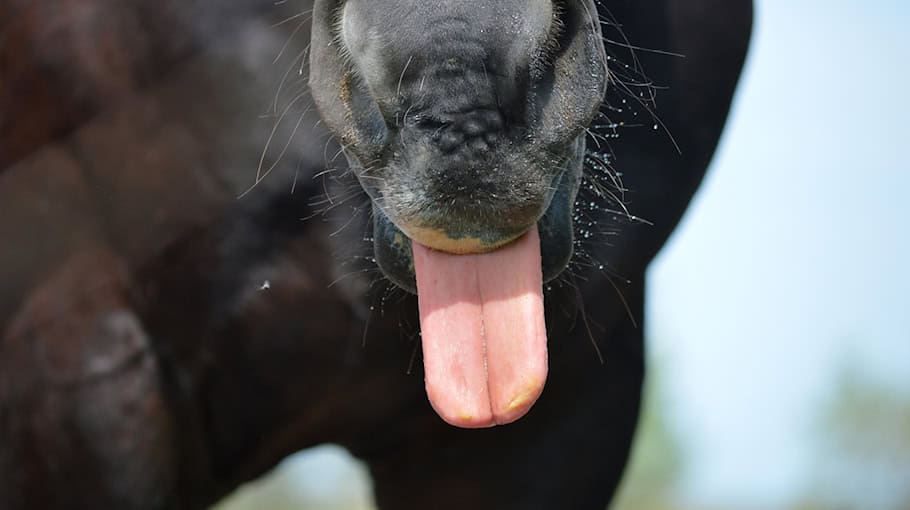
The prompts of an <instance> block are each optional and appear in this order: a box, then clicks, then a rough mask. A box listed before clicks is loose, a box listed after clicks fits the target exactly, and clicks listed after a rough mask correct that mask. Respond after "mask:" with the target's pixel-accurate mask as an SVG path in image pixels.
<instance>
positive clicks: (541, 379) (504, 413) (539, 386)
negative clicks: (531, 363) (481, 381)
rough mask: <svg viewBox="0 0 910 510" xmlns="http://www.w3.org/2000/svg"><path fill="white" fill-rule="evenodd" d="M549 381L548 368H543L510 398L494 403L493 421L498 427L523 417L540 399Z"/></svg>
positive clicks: (530, 376) (531, 376)
mask: <svg viewBox="0 0 910 510" xmlns="http://www.w3.org/2000/svg"><path fill="white" fill-rule="evenodd" d="M546 380H547V367H546V365H544V366H543V367H542V370H541V373H538V374H533V375H530V374H529V377H528V378H527V379H526V380H525V381H524V383H523V384H522V386H520V387H519V388H517V389H516V390H515V391H513V392H511V395H509V396H508V397H505V398H502V399H501V401H500V402H499V403H498V405H497V403H496V402H495V401H494V402H493V420H494V421H495V422H496V424H497V425H505V424H507V423H512V422H513V421H516V420H518V419H519V418H521V417H523V416H524V415H525V414H527V413H528V411H530V410H531V407H533V406H534V404H535V403H536V402H537V399H538V398H540V395H541V393H543V388H544V384H545V383H546Z"/></svg>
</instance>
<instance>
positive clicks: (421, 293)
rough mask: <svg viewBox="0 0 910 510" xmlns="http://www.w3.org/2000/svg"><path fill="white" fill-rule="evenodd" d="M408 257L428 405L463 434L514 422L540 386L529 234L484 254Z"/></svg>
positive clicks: (535, 270) (535, 242) (534, 252)
mask: <svg viewBox="0 0 910 510" xmlns="http://www.w3.org/2000/svg"><path fill="white" fill-rule="evenodd" d="M412 249H413V254H414V272H415V274H416V277H417V299H418V303H419V308H420V329H421V336H422V343H423V359H424V372H425V375H426V390H427V396H428V397H429V399H430V403H431V405H432V406H433V408H434V409H435V410H436V412H437V413H438V414H439V416H440V417H442V419H443V420H445V421H446V422H448V423H450V424H452V425H455V426H458V427H464V428H480V427H491V426H494V425H501V424H505V423H510V422H513V421H515V420H517V419H519V418H521V417H522V416H524V415H525V413H527V412H528V410H529V409H530V408H531V406H532V405H534V402H535V401H536V400H537V397H539V396H540V393H541V391H543V386H544V383H545V382H546V378H547V334H546V325H545V324H544V311H543V282H542V279H543V276H542V271H541V262H540V237H539V234H538V232H537V229H536V228H532V229H531V230H530V231H529V232H528V233H527V234H525V235H523V236H522V237H520V238H519V239H518V240H516V241H514V242H512V243H510V244H508V245H506V246H504V247H502V248H499V249H497V250H495V251H492V252H489V253H482V254H475V255H451V254H448V253H443V252H439V251H436V250H433V249H431V248H427V247H426V246H423V245H421V244H419V243H417V242H412Z"/></svg>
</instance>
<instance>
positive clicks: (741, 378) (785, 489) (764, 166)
mask: <svg viewBox="0 0 910 510" xmlns="http://www.w3.org/2000/svg"><path fill="white" fill-rule="evenodd" d="M756 4H757V5H756V24H755V33H754V38H753V46H752V51H751V54H750V56H749V60H748V62H747V65H746V69H745V74H744V75H743V78H742V82H741V87H740V89H739V92H738V95H737V99H736V102H735V104H734V108H733V111H732V114H731V117H730V121H729V124H728V129H727V131H726V133H725V136H724V139H723V141H722V144H721V146H720V149H719V151H718V153H717V156H716V158H715V160H714V162H713V165H712V168H711V169H710V171H709V174H708V177H707V179H706V181H705V183H704V185H703V186H702V188H701V191H700V192H699V194H698V196H697V197H696V200H695V202H694V203H693V204H692V206H691V208H690V209H689V212H688V214H687V216H686V218H685V220H684V222H683V224H682V225H681V228H680V229H679V230H678V231H677V232H676V234H675V236H674V237H673V239H672V241H671V242H670V244H669V245H668V246H667V247H666V248H665V249H664V251H663V253H662V254H661V256H660V257H659V258H658V260H657V261H656V262H655V263H654V265H653V266H652V268H651V271H650V281H649V287H650V289H649V292H650V301H649V303H648V307H647V308H648V309H647V323H646V334H647V337H648V350H649V356H650V372H649V380H648V385H647V390H646V392H647V400H646V411H645V414H644V418H643V421H642V424H641V429H640V433H639V436H638V439H637V442H636V445H635V449H634V458H633V461H632V464H631V466H630V468H629V470H628V473H627V476H626V480H625V482H624V485H623V487H622V490H621V492H620V494H619V496H618V500H617V501H616V504H615V505H614V506H615V508H618V509H621V510H631V509H653V510H669V509H673V510H681V509H686V510H696V509H697V510H713V509H718V510H720V509H729V510H740V509H743V510H747V509H748V510H790V509H802V510H809V509H826V510H827V509H838V510H840V509H843V510H846V509H862V510H907V509H910V299H908V296H907V294H908V293H910V268H908V262H910V171H908V170H910V169H908V164H907V162H906V161H907V160H906V157H907V156H906V153H905V151H906V150H907V149H908V146H910V129H908V128H907V126H906V125H905V123H906V122H907V119H908V118H910V101H908V99H907V88H908V83H910V72H908V70H907V65H908V63H910V41H908V37H907V35H906V33H907V25H908V24H910V3H907V2H905V1H903V0H865V1H863V0H799V1H796V2H794V1H790V0H757V2H756ZM369 494H370V488H369V480H368V476H367V474H366V472H365V469H364V468H363V466H361V465H359V464H357V463H356V462H354V461H352V460H351V459H350V457H349V456H348V455H347V454H346V453H345V452H344V451H343V450H340V449H338V448H334V447H331V446H327V447H323V448H319V449H317V450H313V451H309V452H303V453H301V454H298V455H296V456H294V457H292V458H290V459H288V460H286V461H285V462H284V463H283V464H282V465H281V466H280V467H279V468H277V469H276V470H275V471H274V472H273V473H272V474H271V475H270V476H268V477H265V478H263V479H261V480H258V481H256V482H254V483H251V484H249V485H247V486H245V487H243V488H241V489H239V490H238V491H237V492H236V493H235V494H234V496H232V497H231V498H230V499H228V500H227V501H225V502H223V503H222V504H220V505H218V506H217V507H216V508H217V510H245V509H252V508H256V509H270V510H283V509H291V508H307V509H316V510H320V509H336V508H337V509H344V510H359V509H370V508H372V503H371V501H370V496H369Z"/></svg>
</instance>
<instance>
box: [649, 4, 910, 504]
mask: <svg viewBox="0 0 910 510" xmlns="http://www.w3.org/2000/svg"><path fill="white" fill-rule="evenodd" d="M756 14H757V19H756V33H755V37H754V39H753V43H754V46H753V49H752V54H751V56H750V59H749V62H748V64H747V69H746V73H745V75H744V77H743V81H742V85H741V88H740V90H739V93H738V96H737V100H736V103H735V108H734V111H733V115H732V117H731V119H730V123H729V125H728V130H727V132H726V134H725V136H724V139H723V142H722V146H721V148H720V150H719V152H718V154H717V157H716V158H715V161H714V163H713V165H712V168H711V171H710V173H709V176H708V178H707V180H706V181H705V184H704V186H703V187H702V189H701V190H700V192H699V194H698V196H697V199H696V201H695V203H693V205H692V207H691V208H690V210H689V212H688V214H687V217H686V219H685V221H684V223H683V225H682V226H681V228H680V229H679V230H678V231H677V233H676V235H675V236H674V237H673V239H672V240H671V243H670V245H669V246H668V247H667V248H666V249H665V250H664V252H663V253H662V255H661V256H660V258H659V259H658V261H657V263H656V264H655V265H654V266H653V267H652V269H651V272H650V303H649V305H648V313H649V317H648V325H647V327H648V333H649V337H650V344H649V348H650V349H651V352H652V354H653V355H654V356H655V357H656V358H658V359H660V360H661V361H662V364H663V365H664V366H665V370H666V371H667V373H666V375H665V377H663V379H664V380H665V381H666V382H667V383H668V385H669V386H670V388H669V392H670V397H671V405H672V406H673V409H672V413H673V417H674V418H677V419H678V421H679V429H680V431H681V432H682V433H683V436H684V439H685V441H686V443H687V444H686V447H687V448H688V451H689V453H690V454H691V456H692V457H691V460H692V462H691V464H692V468H693V471H692V472H691V476H690V478H689V479H688V483H687V485H686V487H687V492H688V493H689V495H690V497H691V498H692V499H693V500H694V501H697V502H702V503H705V504H709V503H710V504H723V502H724V501H743V499H744V498H745V499H746V500H749V501H756V502H764V503H765V504H768V505H775V504H779V503H782V502H784V501H786V500H787V499H789V498H790V497H791V496H793V495H795V493H796V492H797V491H799V490H801V489H802V483H803V482H804V481H805V476H804V475H805V474H806V470H807V469H808V464H807V462H808V460H809V458H810V455H811V447H812V444H811V436H812V434H813V431H814V429H813V419H814V418H815V417H816V414H817V413H818V411H819V407H820V406H821V405H822V404H823V403H824V401H825V398H826V397H827V396H828V392H829V391H831V390H832V386H833V380H834V378H835V377H836V375H837V374H838V373H839V371H840V370H841V369H842V368H843V367H844V366H845V365H847V364H850V365H853V366H858V367H859V368H860V369H861V370H863V372H864V373H867V374H869V375H870V377H873V378H874V379H876V380H879V381H881V382H882V383H884V384H888V385H893V386H895V387H900V388H903V389H905V390H907V391H910V299H908V294H910V269H908V262H910V172H908V166H910V165H908V163H907V151H908V149H910V129H908V128H907V126H906V125H905V122H906V121H907V119H908V118H910V102H908V100H907V94H908V89H910V83H908V82H910V73H908V71H907V67H906V66H907V65H908V63H910V42H908V37H907V35H906V33H907V25H908V24H910V3H907V2H900V1H898V0H887V1H884V0H883V1H860V0H850V1H847V0H841V1H838V0H827V1H821V0H798V1H792V0H759V1H758V5H757V12H756ZM807 439H809V440H808V441H807Z"/></svg>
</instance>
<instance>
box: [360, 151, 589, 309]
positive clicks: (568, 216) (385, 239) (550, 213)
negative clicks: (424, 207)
mask: <svg viewBox="0 0 910 510" xmlns="http://www.w3.org/2000/svg"><path fill="white" fill-rule="evenodd" d="M582 152H583V150H582ZM579 173H580V167H579V169H578V171H574V169H573V168H571V167H567V168H566V169H564V170H563V171H562V172H560V174H559V175H558V176H557V177H556V178H555V180H557V181H558V183H557V185H556V191H555V192H554V193H553V196H552V197H551V198H550V201H549V204H547V207H546V209H545V210H544V213H543V214H542V216H541V217H540V218H539V219H538V220H537V221H536V222H535V223H532V224H531V225H529V226H528V228H527V229H525V230H523V231H522V232H520V233H517V234H516V235H515V236H514V237H512V238H510V239H508V240H506V241H504V242H502V243H501V244H500V245H499V246H496V247H495V248H499V247H501V246H504V245H506V244H508V242H510V241H512V240H514V239H516V238H517V237H520V236H521V234H523V233H524V232H526V231H527V230H529V229H530V228H532V227H534V226H535V225H536V226H537V228H538V230H539V232H540V237H541V258H542V265H543V272H544V275H543V278H544V282H545V283H546V282H549V281H551V280H553V279H555V278H556V277H557V276H559V274H560V273H561V272H562V271H563V269H565V267H566V265H567V264H568V261H569V259H570V258H571V256H572V248H573V232H572V231H573V227H572V205H573V204H574V202H575V193H576V191H577V189H578V182H579V179H580V175H579ZM411 243H412V239H411V238H410V237H408V235H406V234H405V232H404V231H403V230H402V229H401V228H399V227H398V226H397V225H395V223H394V222H392V220H391V219H390V218H389V216H388V215H387V214H386V213H385V212H384V211H383V210H382V208H381V207H380V206H379V205H378V204H377V203H376V201H374V202H373V250H374V255H375V259H376V263H377V264H378V265H379V268H380V270H381V271H382V272H383V274H384V275H385V276H386V277H387V278H388V279H389V280H391V281H392V283H394V284H395V285H397V286H398V287H400V288H402V289H404V290H406V291H407V292H409V293H411V294H417V283H416V279H415V276H414V261H413V258H412V253H411ZM495 248H491V250H492V249H495ZM488 251H489V250H488Z"/></svg>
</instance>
